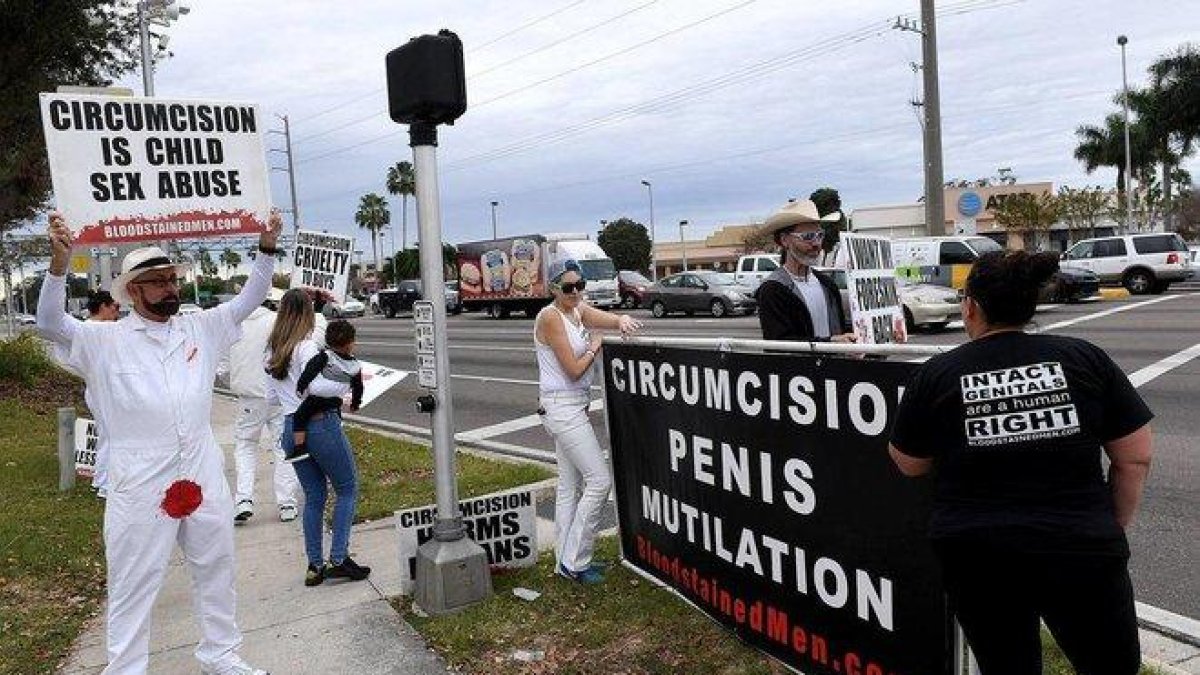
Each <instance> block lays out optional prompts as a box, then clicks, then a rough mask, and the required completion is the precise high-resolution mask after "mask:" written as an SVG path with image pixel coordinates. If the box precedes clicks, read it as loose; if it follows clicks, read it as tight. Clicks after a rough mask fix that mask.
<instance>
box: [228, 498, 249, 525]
mask: <svg viewBox="0 0 1200 675" xmlns="http://www.w3.org/2000/svg"><path fill="white" fill-rule="evenodd" d="M252 515H254V502H252V501H250V500H249V499H243V500H242V501H240V502H238V503H237V514H236V515H235V516H234V517H233V524H234V525H245V524H246V521H247V520H250V516H252Z"/></svg>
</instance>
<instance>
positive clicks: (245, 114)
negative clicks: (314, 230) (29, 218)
mask: <svg viewBox="0 0 1200 675" xmlns="http://www.w3.org/2000/svg"><path fill="white" fill-rule="evenodd" d="M41 109H42V129H43V131H44V133H45V136H46V153H47V157H48V159H49V162H50V175H51V179H52V181H53V183H54V199H55V202H56V207H57V209H58V210H59V211H60V212H61V213H62V214H63V217H64V218H65V219H66V221H67V223H68V224H69V225H70V226H71V227H72V228H73V229H74V231H75V242H76V243H78V244H89V243H101V242H133V241H151V240H160V239H177V238H186V239H197V238H204V237H220V236H227V235H237V234H252V233H258V232H261V231H262V230H263V229H264V228H265V227H266V222H267V216H268V215H269V212H270V187H269V185H268V182H267V165H266V156H265V153H264V149H263V148H264V146H263V131H264V129H263V124H262V117H261V115H260V114H259V110H258V106H256V105H252V104H246V103H223V102H212V101H180V100H170V99H158V98H132V97H125V96H98V95H86V94H65V93H44V94H41Z"/></svg>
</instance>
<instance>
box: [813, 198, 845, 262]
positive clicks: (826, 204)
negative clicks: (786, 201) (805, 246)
mask: <svg viewBox="0 0 1200 675" xmlns="http://www.w3.org/2000/svg"><path fill="white" fill-rule="evenodd" d="M808 198H809V199H811V200H812V202H813V204H816V206H817V213H819V214H820V215H821V217H822V218H824V217H825V216H827V215H829V214H831V213H833V212H835V211H837V212H838V213H841V216H842V217H841V218H839V219H838V221H837V222H835V223H821V229H823V230H825V241H824V243H823V244H821V250H823V251H824V252H825V253H826V254H828V253H829V252H830V251H832V250H833V249H834V247H835V246H837V244H838V242H839V241H841V238H842V235H841V233H842V232H845V231H846V230H847V229H848V228H847V227H846V225H847V223H848V221H847V220H846V213H845V212H844V211H842V197H841V195H839V194H838V191H837V190H835V189H833V188H830V187H823V188H818V189H816V190H814V191H813V193H812V194H811V195H809V196H808Z"/></svg>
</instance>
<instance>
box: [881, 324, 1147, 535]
mask: <svg viewBox="0 0 1200 675" xmlns="http://www.w3.org/2000/svg"><path fill="white" fill-rule="evenodd" d="M1152 417H1153V414H1152V413H1151V412H1150V409H1149V408H1148V407H1146V404H1145V402H1143V401H1142V399H1141V397H1140V396H1138V394H1137V391H1135V390H1134V388H1133V385H1132V384H1131V383H1130V382H1129V378H1128V377H1126V376H1125V373H1123V372H1122V371H1121V369H1120V368H1119V367H1117V365H1116V364H1115V363H1113V361H1112V359H1110V358H1109V357H1108V355H1107V354H1105V353H1104V351H1103V350H1101V349H1100V348H1099V347H1096V346H1095V345H1093V344H1091V343H1089V342H1086V341H1084V340H1079V339H1076V338H1070V337H1063V336H1052V335H1029V334H1026V333H1023V332H1017V331H1012V332H1003V333H995V334H992V335H989V336H986V337H983V338H981V339H978V340H974V341H972V342H969V343H967V344H964V345H962V346H960V347H958V348H956V349H954V350H952V351H950V352H947V353H945V354H939V355H938V356H935V357H933V358H931V359H930V360H929V361H928V362H926V363H925V364H924V365H923V366H922V367H921V369H920V370H919V371H918V372H917V374H916V375H915V376H914V377H913V379H912V381H911V382H910V383H909V385H908V387H907V388H906V389H905V392H904V398H903V400H902V401H901V403H900V408H899V411H898V413H897V417H896V425H895V428H894V429H893V430H892V444H893V445H895V446H896V447H897V448H898V449H899V450H900V451H901V452H903V453H904V454H906V455H909V456H911V457H921V458H932V459H933V460H934V464H935V467H936V477H935V481H936V490H935V497H934V507H933V515H932V517H931V519H930V524H929V535H930V537H933V538H946V537H956V536H968V537H976V536H986V537H989V538H996V539H1004V540H1005V541H1009V542H1012V543H1014V544H1016V545H1020V546H1028V547H1031V548H1038V549H1041V550H1062V551H1081V552H1093V553H1112V554H1117V555H1128V545H1127V543H1126V541H1125V535H1124V532H1123V531H1122V529H1121V527H1120V525H1118V524H1117V521H1116V516H1115V511H1114V507H1113V501H1112V495H1111V492H1110V488H1109V486H1108V485H1107V483H1106V482H1105V478H1104V471H1103V467H1102V464H1101V453H1102V448H1101V446H1102V444H1104V443H1106V442H1108V441H1112V440H1115V439H1118V438H1121V437H1123V436H1126V435H1128V434H1130V433H1132V432H1134V431H1136V430H1138V429H1140V428H1141V427H1142V426H1144V425H1145V424H1146V423H1147V422H1149V421H1150V419H1151V418H1152Z"/></svg>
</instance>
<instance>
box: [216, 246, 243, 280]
mask: <svg viewBox="0 0 1200 675" xmlns="http://www.w3.org/2000/svg"><path fill="white" fill-rule="evenodd" d="M220 261H221V265H223V266H224V267H225V272H226V274H230V275H232V274H233V271H234V270H236V269H237V266H238V265H241V264H242V256H241V255H239V254H238V252H237V251H235V250H233V249H232V248H228V247H227V248H226V249H225V250H224V251H221V257H220Z"/></svg>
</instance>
